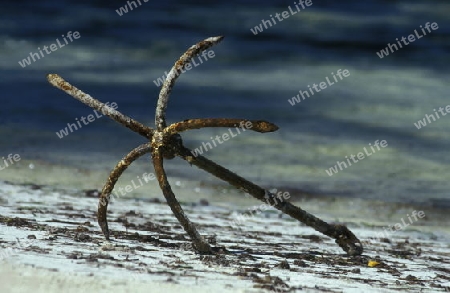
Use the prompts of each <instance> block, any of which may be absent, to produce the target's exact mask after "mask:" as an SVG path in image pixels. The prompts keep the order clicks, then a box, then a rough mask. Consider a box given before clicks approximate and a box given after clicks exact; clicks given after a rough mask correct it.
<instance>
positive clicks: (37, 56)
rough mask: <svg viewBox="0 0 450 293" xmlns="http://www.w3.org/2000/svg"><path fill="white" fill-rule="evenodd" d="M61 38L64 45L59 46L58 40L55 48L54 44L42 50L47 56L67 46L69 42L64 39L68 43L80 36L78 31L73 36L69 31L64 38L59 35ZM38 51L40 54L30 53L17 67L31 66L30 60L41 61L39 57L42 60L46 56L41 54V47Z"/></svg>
mask: <svg viewBox="0 0 450 293" xmlns="http://www.w3.org/2000/svg"><path fill="white" fill-rule="evenodd" d="M61 36H62V37H63V40H64V44H65V45H64V44H61V42H60V41H59V39H56V43H57V44H58V46H56V44H51V45H50V46H49V47H47V46H44V47H43V49H42V50H44V51H45V53H46V54H47V55H50V54H51V53H52V52H55V51H56V50H58V49H60V48H62V47H64V46H66V45H68V44H69V42H67V39H66V37H67V38H68V39H69V40H70V42H73V40H77V39H79V38H80V37H81V35H80V33H79V32H78V31H75V32H73V34H72V31H69V32H67V34H66V36H64V35H61ZM49 48H50V51H49V50H48V49H49ZM38 50H39V53H40V54H39V53H33V52H30V56H28V57H27V58H26V59H23V60H22V61H19V65H20V66H22V68H24V67H26V66H27V65H31V60H33V62H36V60H39V59H41V57H42V58H44V57H45V56H46V55H44V53H43V52H42V50H41V47H38ZM30 58H31V59H30Z"/></svg>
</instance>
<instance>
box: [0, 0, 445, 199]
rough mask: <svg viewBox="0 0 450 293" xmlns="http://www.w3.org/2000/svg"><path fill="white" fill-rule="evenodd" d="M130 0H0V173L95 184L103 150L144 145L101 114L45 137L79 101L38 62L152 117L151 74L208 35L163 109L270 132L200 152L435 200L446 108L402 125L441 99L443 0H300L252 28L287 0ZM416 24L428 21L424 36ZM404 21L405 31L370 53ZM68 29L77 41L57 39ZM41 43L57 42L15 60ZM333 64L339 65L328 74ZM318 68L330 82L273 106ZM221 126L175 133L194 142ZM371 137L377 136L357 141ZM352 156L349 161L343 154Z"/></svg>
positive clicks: (141, 166)
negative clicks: (205, 55) (200, 59)
mask: <svg viewBox="0 0 450 293" xmlns="http://www.w3.org/2000/svg"><path fill="white" fill-rule="evenodd" d="M136 2H137V1H136ZM140 2H141V5H139V6H138V5H137V7H135V8H133V10H129V9H130V8H129V7H128V8H127V9H128V10H129V11H128V12H127V13H122V14H123V15H122V16H120V15H119V14H118V13H117V12H116V10H119V9H120V7H124V6H127V1H108V3H104V2H101V1H68V0H67V1H58V2H54V1H33V2H32V1H19V2H17V1H4V2H3V3H2V12H0V14H1V18H0V36H1V41H0V68H1V71H0V89H1V96H2V97H1V101H2V105H1V107H0V135H1V138H2V139H1V140H0V158H1V157H7V156H8V154H19V155H20V157H21V160H20V161H18V162H15V163H14V164H12V165H11V166H8V167H7V168H4V169H3V170H1V171H0V180H9V181H15V182H29V183H37V184H51V185H62V186H72V187H78V188H101V186H102V184H103V182H104V179H105V178H106V176H107V174H108V171H109V170H111V169H112V167H113V166H114V165H115V164H116V162H117V161H118V160H119V159H120V158H121V157H122V156H124V155H125V154H126V153H127V152H128V151H129V150H131V149H132V148H134V147H135V146H137V145H138V144H141V143H143V142H145V139H144V138H141V137H139V135H136V134H134V133H132V132H131V131H129V130H128V129H124V128H123V127H122V126H120V125H118V124H117V123H115V122H114V121H111V120H110V119H109V118H105V117H103V118H99V119H96V120H95V121H94V122H92V123H89V125H86V126H83V127H82V128H80V129H78V130H77V131H74V132H73V133H70V134H69V135H68V136H66V137H64V138H59V137H58V136H57V135H56V132H59V131H60V130H61V129H64V128H65V127H67V124H68V123H74V122H76V119H81V117H82V116H84V117H86V116H87V115H89V114H93V112H92V110H91V109H90V108H89V107H87V106H85V105H83V104H81V103H80V102H78V101H76V100H75V99H73V98H71V97H70V96H68V95H67V94H65V93H63V92H62V91H60V90H58V89H56V88H54V87H52V86H51V85H50V84H48V82H47V81H46V78H45V77H46V74H48V73H57V74H59V75H61V76H62V77H63V78H65V79H66V80H67V81H69V82H71V83H72V84H73V85H75V86H77V87H78V88H80V89H81V90H83V91H85V92H86V93H89V94H90V95H92V96H93V97H95V98H97V99H99V100H101V101H103V102H110V103H111V102H115V103H117V105H118V110H119V111H121V112H122V113H124V114H126V115H128V116H131V117H133V118H135V119H137V120H138V121H141V122H143V123H145V124H148V125H150V126H152V125H154V111H155V105H156V101H157V97H158V93H159V87H158V86H157V85H155V83H154V81H155V80H157V78H159V77H161V76H162V75H164V72H165V71H169V70H170V68H171V66H172V65H173V63H174V62H175V60H177V58H178V57H179V56H180V55H181V54H182V53H183V52H184V51H185V50H186V49H187V48H189V47H190V46H191V45H193V44H194V43H196V42H198V41H200V40H202V39H205V38H207V37H209V36H216V35H224V36H225V39H224V40H223V41H222V42H221V43H220V44H218V45H217V46H215V47H213V48H211V49H212V50H213V51H214V58H210V59H209V60H208V61H205V62H204V63H202V64H200V65H199V66H196V67H194V68H193V69H191V70H189V71H188V72H186V73H185V74H183V75H182V76H180V78H179V79H178V81H177V83H176V85H175V88H174V90H173V92H172V94H171V98H170V102H169V106H168V110H167V119H168V121H169V122H176V121H180V120H184V119H188V118H202V117H231V118H247V119H264V120H268V121H271V122H273V123H275V124H277V125H278V126H279V127H280V129H279V130H278V131H277V132H274V133H265V134H259V133H251V132H248V131H247V132H245V133H242V134H240V135H238V136H236V137H234V138H232V139H230V140H229V141H227V142H224V143H223V144H219V145H218V146H217V147H215V148H213V149H211V150H209V151H208V152H206V153H205V155H206V156H207V157H208V158H211V159H213V160H215V161H217V162H218V163H221V164H222V165H224V166H226V167H227V168H229V169H231V170H233V171H236V172H237V173H238V174H240V175H242V176H244V177H246V178H248V179H250V180H252V181H254V182H255V183H258V184H261V185H262V186H265V187H267V188H269V189H271V188H277V189H279V190H280V189H288V190H290V189H292V190H294V189H302V190H306V191H308V192H311V193H319V194H324V195H330V196H335V197H351V198H359V199H374V200H380V201H385V202H389V201H399V202H411V203H428V204H429V203H431V204H435V205H442V206H444V207H445V206H447V207H448V206H449V201H450V195H449V192H448V191H449V190H450V180H449V179H450V166H449V163H450V156H449V154H448V149H449V147H450V140H449V135H448V133H449V131H450V116H444V115H443V114H440V118H437V116H436V117H435V119H436V118H437V119H436V121H433V120H432V119H431V118H430V121H431V123H427V125H426V126H423V127H421V128H420V129H418V128H417V127H416V126H415V124H414V123H417V122H418V120H423V119H424V118H425V115H426V114H428V115H430V114H433V115H436V114H434V113H435V111H434V109H436V110H438V109H439V107H443V108H445V107H446V106H447V105H450V100H449V99H448V97H449V92H450V83H449V82H448V81H449V78H450V71H449V69H448V64H449V61H450V57H449V56H450V22H449V20H448V14H449V12H450V3H448V1H414V2H413V3H411V2H410V1H389V2H388V1H382V2H380V1H356V0H355V1H340V2H339V3H334V2H332V1H321V2H320V3H319V2H315V1H312V5H311V6H309V7H305V8H304V9H301V10H300V12H298V13H296V14H294V15H289V16H288V18H285V19H283V20H282V21H277V20H276V19H275V18H274V19H275V21H272V26H271V27H270V26H268V25H267V24H266V26H268V28H267V29H264V30H263V31H262V32H260V33H258V34H256V35H255V34H253V33H252V30H251V29H253V30H254V28H255V26H259V25H262V21H263V20H264V21H266V23H267V21H270V20H271V15H272V17H274V15H275V13H282V12H283V11H289V7H291V8H294V1H276V2H275V1H250V0H248V1H226V2H217V3H210V2H209V1H208V2H207V1H189V2H188V1H173V2H172V1H170V2H164V3H163V2H156V3H152V2H153V1H149V2H144V1H142V0H141V1H140ZM122 12H123V10H122ZM427 22H429V23H430V24H431V23H434V22H436V25H437V26H438V28H437V29H435V30H431V32H427V31H425V32H427V33H426V34H424V33H423V31H422V28H425V25H426V23H427ZM421 26H422V28H421ZM261 28H262V27H261ZM415 30H416V31H417V34H418V35H419V36H417V35H416V37H415V38H417V39H415V41H414V42H410V43H409V44H408V45H403V47H402V48H398V50H393V52H391V51H389V55H387V56H384V57H383V58H380V57H379V55H378V54H380V51H381V50H385V49H386V47H387V46H388V44H389V43H390V44H397V41H396V39H397V38H398V40H401V38H402V37H406V38H408V36H409V35H411V34H413V35H414V34H416V33H415ZM69 31H71V32H72V33H73V32H78V33H79V35H80V37H79V38H78V39H73V40H72V41H70V40H69V39H68V38H66V40H67V43H65V40H64V38H63V35H64V36H67V33H68V32H69ZM419 37H420V38H419ZM57 39H58V40H57ZM57 41H59V42H61V44H63V45H64V47H60V48H57V49H56V50H55V51H52V52H51V53H50V54H46V53H43V55H44V57H42V56H41V57H40V59H37V57H35V59H36V61H30V65H27V66H25V67H22V66H21V65H20V64H19V61H21V62H23V59H25V58H28V57H30V53H31V54H32V53H36V54H37V53H38V52H39V50H43V47H44V46H48V47H49V46H50V45H51V44H53V43H57ZM398 47H399V45H398ZM377 53H378V54H377ZM30 60H31V59H30ZM339 69H341V72H342V71H343V70H347V71H348V75H347V76H346V77H344V78H342V79H339V78H338V77H337V81H336V80H334V76H336V74H337V72H338V70H339ZM327 78H328V79H329V80H330V81H334V84H326V88H324V89H322V90H320V91H314V95H312V94H311V96H310V97H307V98H305V99H304V100H302V101H301V102H300V103H296V104H295V105H293V106H292V105H291V103H289V102H288V100H289V99H292V98H293V97H295V96H296V95H297V94H299V91H308V90H309V87H308V86H310V87H313V85H314V84H317V85H319V84H320V83H321V82H326V81H327ZM319 89H320V88H319ZM311 91H312V90H311ZM310 93H312V92H310ZM226 132H228V130H227V129H203V130H195V131H190V132H186V133H183V135H182V137H183V141H184V144H185V145H186V146H188V147H191V148H197V147H199V146H201V145H202V143H203V142H210V141H211V139H210V138H211V137H213V136H216V135H222V134H223V133H226ZM377 140H378V141H379V142H380V141H383V140H384V141H385V144H386V145H387V146H386V147H384V148H380V149H379V150H378V149H374V150H375V151H371V148H370V147H371V146H374V144H375V142H376V141H377ZM369 144H370V145H369ZM366 150H367V151H369V153H371V155H370V156H369V155H364V152H366V154H367V151H366ZM358 153H362V154H363V155H364V158H363V159H360V160H358V162H355V161H353V163H352V161H347V158H350V156H351V155H354V156H357V155H358ZM346 156H347V158H346ZM337 162H346V164H347V167H343V163H341V168H342V170H341V169H339V170H338V169H336V170H338V172H337V173H335V174H333V175H332V176H329V175H328V173H327V170H328V171H330V170H329V168H332V167H334V168H336V167H337V168H338V166H337ZM349 162H350V163H352V165H350V163H349ZM0 164H2V165H0V166H2V167H5V163H4V162H3V161H2V160H0ZM165 165H166V167H167V170H168V173H169V176H170V178H171V182H173V183H174V184H175V183H176V184H178V185H179V186H183V184H186V186H195V185H196V184H197V185H198V184H199V183H201V184H212V185H214V184H219V185H220V184H222V183H220V181H218V180H217V179H215V178H214V177H212V176H210V175H208V174H204V172H202V171H200V170H197V169H196V168H195V167H191V166H189V164H187V163H186V162H184V161H182V160H180V159H174V160H171V161H166V163H165ZM143 172H153V169H152V166H151V164H150V160H149V157H148V156H147V157H146V158H143V159H141V160H139V161H138V162H137V163H136V166H133V167H132V168H130V169H129V170H127V174H126V175H125V178H126V179H124V182H126V181H127V180H130V179H131V178H134V177H135V176H138V175H140V174H142V173H143ZM183 182H186V183H183ZM225 185H226V184H224V186H225ZM155 190H157V189H155ZM181 190H182V189H181ZM181 190H180V191H179V192H182V191H181ZM155 192H156V191H155ZM212 197H214V192H212Z"/></svg>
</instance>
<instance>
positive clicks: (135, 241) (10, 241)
mask: <svg viewBox="0 0 450 293" xmlns="http://www.w3.org/2000/svg"><path fill="white" fill-rule="evenodd" d="M175 192H177V190H175ZM234 197H235V196H233V198H234ZM295 197H297V199H296V200H295V203H299V204H301V206H302V207H303V208H305V209H307V210H309V211H310V212H313V213H315V214H316V215H318V216H321V217H323V218H324V219H325V220H327V221H329V222H340V223H345V224H346V225H347V226H348V227H349V228H350V229H351V230H352V231H353V232H354V233H355V234H356V235H357V236H358V237H359V238H360V240H361V241H362V242H363V243H364V246H365V251H364V253H363V255H362V256H359V257H347V256H346V255H345V254H344V253H343V251H342V250H341V249H340V248H339V247H338V246H337V245H336V244H335V243H334V241H333V240H332V239H330V238H328V237H326V236H324V235H322V234H320V233H317V232H315V231H314V230H312V229H311V228H310V227H307V226H304V225H303V224H301V223H298V222H297V221H294V220H292V219H291V218H288V217H287V216H286V215H281V214H280V213H279V212H278V211H276V210H267V211H265V212H263V213H261V214H259V215H256V216H254V217H250V218H248V219H247V220H246V221H243V222H242V223H240V224H239V225H237V226H236V225H235V224H233V221H234V219H235V218H236V217H237V216H238V215H240V214H241V213H242V212H245V211H246V210H247V208H248V203H252V204H253V205H256V204H258V205H259V204H260V203H258V202H256V201H255V200H253V199H252V200H250V199H249V198H247V197H245V196H243V198H244V199H243V202H244V201H245V200H247V204H242V205H234V204H230V203H228V204H225V203H210V202H209V201H208V200H206V199H202V198H197V200H196V201H193V202H185V204H184V208H185V210H186V213H187V214H188V215H189V217H190V218H191V220H192V221H193V222H195V223H196V224H197V225H198V229H199V231H200V233H201V234H202V235H204V236H205V237H206V238H207V239H208V240H209V241H210V243H211V244H212V245H213V246H214V247H216V248H217V250H218V251H220V252H219V253H218V254H216V255H214V256H202V255H198V254H196V253H195V252H194V251H192V249H191V245H190V242H189V240H188V238H187V236H186V235H185V233H184V231H183V229H182V228H181V226H180V225H179V224H178V222H177V221H176V219H175V218H174V216H173V215H172V213H171V211H170V209H169V208H168V206H167V205H166V204H165V203H164V201H163V200H161V198H160V197H154V198H151V197H147V198H145V199H144V198H140V199H135V198H126V197H124V198H119V199H117V200H114V201H113V202H112V203H111V206H110V208H109V214H108V219H109V221H110V228H111V230H112V231H113V232H112V238H111V239H112V240H111V241H110V242H109V241H106V240H105V239H104V237H103V235H101V232H100V229H99V227H98V225H97V223H96V206H97V198H96V194H95V193H93V192H85V191H82V190H76V189H72V190H64V189H62V188H58V189H56V188H54V187H50V186H38V185H27V186H25V185H12V184H8V183H3V184H2V185H1V193H0V201H1V202H2V205H1V208H0V215H1V216H0V231H1V235H2V236H1V242H0V245H1V253H2V254H1V255H2V265H1V267H2V269H1V270H2V274H0V276H1V278H3V280H9V282H1V284H2V285H1V286H6V287H3V289H4V290H7V291H4V290H2V291H3V292H36V291H35V290H34V289H33V287H36V286H35V285H36V284H37V283H38V282H39V284H41V287H40V289H39V290H47V291H46V292H53V291H57V290H58V289H60V286H61V284H63V286H65V288H66V287H67V288H71V289H72V290H74V291H70V292H81V291H86V290H90V289H92V288H99V290H107V289H109V288H117V289H118V290H119V291H121V292H128V291H130V290H133V292H141V291H140V290H150V292H160V290H164V291H166V292H180V291H183V292H185V288H189V290H194V289H195V290H197V291H198V292H204V291H206V290H208V291H211V290H214V291H217V292H277V291H276V290H278V292H297V291H298V292H397V291H399V290H400V291H405V292H418V291H420V290H422V291H421V292H445V291H446V290H449V288H450V271H449V270H448V265H449V263H450V241H449V239H450V237H449V235H450V233H449V231H448V228H447V227H445V226H446V223H447V222H448V216H446V215H445V213H444V211H439V210H436V209H431V208H428V209H423V210H424V213H425V215H426V216H425V217H424V218H421V219H419V220H418V221H416V222H414V223H412V224H410V225H409V226H405V227H404V229H402V230H399V231H396V232H395V233H391V234H390V235H388V236H389V237H384V238H377V235H379V233H380V232H381V231H383V230H384V228H386V227H387V226H389V225H394V224H395V223H397V222H400V223H401V219H400V218H398V217H397V218H396V217H395V216H392V214H391V215H390V217H385V216H386V215H387V214H389V212H388V211H387V206H386V205H383V204H381V203H378V204H377V203H375V202H372V203H371V205H372V207H373V211H372V213H373V214H364V215H363V214H361V210H360V208H361V207H360V206H358V205H359V203H358V202H353V205H354V208H353V207H351V206H349V205H347V209H346V210H345V209H344V207H343V206H342V207H341V208H338V207H339V206H340V205H339V204H336V201H337V200H332V199H330V198H328V199H324V200H320V199H319V198H317V197H314V198H313V199H311V198H308V197H307V196H303V199H301V200H300V199H299V198H298V197H299V196H294V197H293V198H295ZM347 204H349V203H347ZM391 208H392V209H393V210H396V211H401V212H404V213H405V216H404V217H405V219H407V217H406V213H408V214H411V212H412V209H416V210H419V208H421V207H417V206H416V207H414V206H407V205H404V206H403V207H400V206H396V207H391ZM321 210H322V211H321ZM324 210H328V211H330V210H334V214H327V213H324V212H323V211H324ZM364 210H366V211H367V209H364ZM380 211H384V212H385V216H382V212H380ZM377 214H378V217H377V216H374V215H377ZM3 272H4V274H3ZM42 278H44V279H45V280H48V282H41V281H42ZM96 282H97V284H94V283H96ZM58 284H59V285H58ZM16 285H17V286H16ZM8 286H9V287H8ZM93 286H94V287H93ZM75 288H76V289H75ZM100 288H102V289H100ZM19 289H20V290H21V291H19ZM14 290H16V291H14ZM202 290H203V291H202ZM220 290H222V291H220ZM38 292H40V291H38ZM42 292H43V291H42ZM99 292H103V291H99ZM105 292H106V291H105ZM186 292H188V291H186ZM192 292H193V291H192Z"/></svg>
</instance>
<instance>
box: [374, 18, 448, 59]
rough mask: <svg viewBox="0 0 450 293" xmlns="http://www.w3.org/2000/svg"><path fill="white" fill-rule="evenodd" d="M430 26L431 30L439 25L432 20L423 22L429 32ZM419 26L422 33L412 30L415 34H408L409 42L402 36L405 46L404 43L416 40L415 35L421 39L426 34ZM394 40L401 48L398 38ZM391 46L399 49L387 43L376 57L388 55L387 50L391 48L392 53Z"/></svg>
mask: <svg viewBox="0 0 450 293" xmlns="http://www.w3.org/2000/svg"><path fill="white" fill-rule="evenodd" d="M430 27H431V29H432V30H437V29H438V28H439V26H438V24H437V23H436V22H433V23H432V24H430V23H429V22H427V23H426V24H425V28H426V29H427V31H428V33H431V30H430ZM420 28H421V29H422V33H423V35H420V34H419V33H418V32H417V30H414V34H415V36H414V35H413V34H410V35H409V36H408V41H409V43H408V42H407V41H406V38H405V37H403V36H402V38H401V41H402V42H403V44H404V45H405V46H406V45H409V44H410V43H412V42H414V41H415V40H416V37H417V39H421V38H423V36H426V35H427V33H426V32H425V30H424V28H423V27H422V26H420ZM395 40H396V41H397V44H398V46H399V47H400V48H403V47H402V44H401V43H400V41H399V40H398V38H396V39H395ZM393 48H395V51H398V50H399V48H398V47H397V45H396V44H391V43H389V44H388V45H387V47H386V48H385V49H382V50H380V52H377V55H378V57H380V59H382V58H383V57H384V56H388V55H389V50H391V53H394V49H393Z"/></svg>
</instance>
